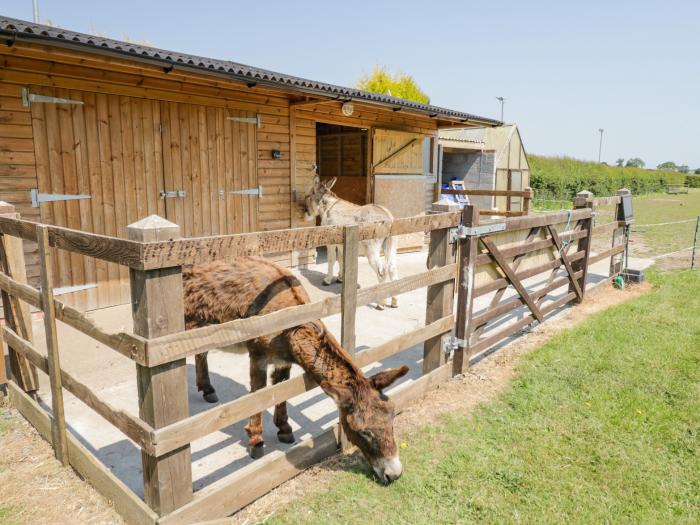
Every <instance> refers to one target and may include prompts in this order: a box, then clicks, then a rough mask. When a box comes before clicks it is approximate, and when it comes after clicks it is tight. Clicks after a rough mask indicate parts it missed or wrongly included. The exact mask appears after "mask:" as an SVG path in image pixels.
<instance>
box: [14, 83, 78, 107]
mask: <svg viewBox="0 0 700 525" xmlns="http://www.w3.org/2000/svg"><path fill="white" fill-rule="evenodd" d="M32 102H38V103H43V104H74V105H78V106H82V105H83V104H84V102H83V101H82V100H71V99H69V98H60V97H49V96H46V95H37V94H36V93H30V92H29V88H26V87H24V88H22V106H24V107H25V108H28V107H29V106H31V104H32Z"/></svg>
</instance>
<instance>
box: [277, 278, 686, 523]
mask: <svg viewBox="0 0 700 525" xmlns="http://www.w3.org/2000/svg"><path fill="white" fill-rule="evenodd" d="M650 277H651V279H652V280H653V282H654V283H655V284H656V285H657V288H656V289H655V290H654V291H653V292H651V293H649V294H647V295H646V296H644V297H642V298H639V299H637V300H634V301H631V302H628V303H625V304H622V305H619V306H616V307H613V308H611V309H609V310H606V311H605V312H604V313H601V314H598V315H596V316H594V317H592V318H590V319H589V320H588V321H586V322H585V323H583V324H582V325H579V326H578V327H577V328H575V329H572V330H569V331H566V332H564V333H562V334H560V335H559V336H557V337H555V338H553V339H551V340H550V341H549V342H547V343H546V344H545V345H543V346H542V347H541V348H539V349H538V350H537V351H536V352H534V353H532V354H530V355H528V356H527V357H526V358H524V361H523V362H522V363H521V365H520V367H519V374H518V377H517V379H516V380H515V381H514V382H513V383H512V385H511V386H510V388H509V390H508V391H507V392H505V393H504V394H503V395H502V396H501V397H500V399H499V400H497V401H496V402H494V403H491V404H489V405H486V406H483V407H481V408H480V409H478V410H477V411H476V412H475V413H473V414H471V415H466V414H462V415H460V414H455V415H453V416H451V417H449V418H446V419H444V420H443V421H442V422H441V423H440V424H439V425H434V426H432V427H429V428H424V429H422V430H421V431H420V432H418V433H416V434H415V435H411V436H403V437H402V440H404V441H406V442H408V444H409V446H408V447H407V448H405V449H403V450H402V459H403V462H404V466H405V474H404V476H403V477H402V478H401V479H400V480H398V481H397V482H396V483H394V484H392V485H390V486H389V487H382V486H380V485H378V484H376V483H375V482H374V481H372V480H371V478H370V477H369V476H368V474H367V471H366V470H364V469H362V468H358V469H356V470H354V471H347V472H343V473H340V474H339V475H338V476H337V477H336V478H335V482H334V484H333V486H332V487H331V488H330V489H328V490H325V491H324V492H322V493H312V494H309V495H308V496H307V497H306V498H304V499H303V500H301V501H299V502H297V503H294V504H292V505H291V506H289V507H287V508H286V509H284V510H283V511H282V512H281V513H280V514H278V515H275V516H273V517H272V518H271V519H270V520H269V522H270V523H324V524H326V523H392V524H394V523H411V524H414V523H415V524H420V523H425V524H434V523H474V522H479V523H482V522H483V523H564V522H573V523H698V522H699V517H700V323H698V318H699V316H700V272H694V273H691V272H690V271H685V272H675V273H666V274H659V273H654V274H651V276H650Z"/></svg>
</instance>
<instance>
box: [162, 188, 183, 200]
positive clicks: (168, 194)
mask: <svg viewBox="0 0 700 525" xmlns="http://www.w3.org/2000/svg"><path fill="white" fill-rule="evenodd" d="M186 195H187V193H186V192H185V190H172V191H161V192H160V198H161V199H172V198H175V197H178V198H180V199H182V198H184V197H185V196H186Z"/></svg>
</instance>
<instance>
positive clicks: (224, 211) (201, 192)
mask: <svg viewBox="0 0 700 525" xmlns="http://www.w3.org/2000/svg"><path fill="white" fill-rule="evenodd" d="M160 114H161V118H162V140H163V167H164V179H165V183H164V192H163V200H164V201H165V210H166V217H167V218H168V220H170V221H172V222H175V223H176V224H178V225H180V227H181V229H182V234H183V236H186V237H197V236H203V235H219V234H230V233H244V232H252V231H255V230H256V229H257V215H258V213H257V211H258V200H259V199H260V198H262V191H263V190H262V188H260V187H259V186H258V178H257V167H256V165H257V154H256V152H257V144H256V130H257V126H258V117H257V116H256V115H255V114H253V113H250V112H244V111H239V110H233V109H228V108H221V107H209V106H199V105H194V104H184V103H179V102H160Z"/></svg>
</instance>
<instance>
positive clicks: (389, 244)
mask: <svg viewBox="0 0 700 525" xmlns="http://www.w3.org/2000/svg"><path fill="white" fill-rule="evenodd" d="M384 259H385V261H386V264H385V266H386V273H387V274H388V275H389V280H390V281H392V282H393V281H397V280H398V279H399V269H398V267H397V264H396V259H397V256H396V239H395V238H394V237H387V238H386V240H385V241H384ZM398 306H399V299H398V298H397V297H396V296H392V297H391V307H392V308H398Z"/></svg>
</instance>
